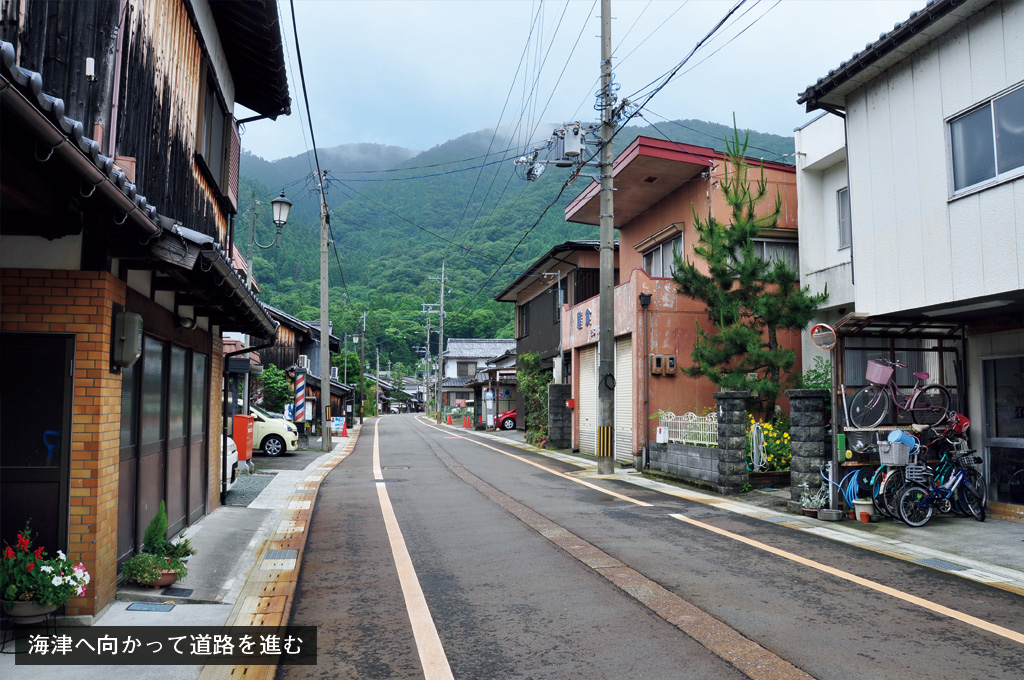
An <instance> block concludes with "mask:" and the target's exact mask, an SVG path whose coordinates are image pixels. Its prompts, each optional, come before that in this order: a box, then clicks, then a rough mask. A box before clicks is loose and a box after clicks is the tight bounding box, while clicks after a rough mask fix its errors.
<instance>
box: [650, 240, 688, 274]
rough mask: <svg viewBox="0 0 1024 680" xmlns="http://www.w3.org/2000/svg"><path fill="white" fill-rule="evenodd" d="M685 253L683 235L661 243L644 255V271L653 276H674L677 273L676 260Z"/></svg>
mask: <svg viewBox="0 0 1024 680" xmlns="http://www.w3.org/2000/svg"><path fill="white" fill-rule="evenodd" d="M682 252H683V235H682V234H678V235H677V236H675V237H673V238H671V239H669V240H668V241H665V242H663V243H659V244H658V245H656V246H654V247H653V248H651V249H650V250H648V251H645V252H644V254H643V258H644V271H646V272H647V273H648V274H650V275H651V276H664V277H669V276H672V275H673V274H674V273H675V271H676V267H675V258H676V255H680V254H682Z"/></svg>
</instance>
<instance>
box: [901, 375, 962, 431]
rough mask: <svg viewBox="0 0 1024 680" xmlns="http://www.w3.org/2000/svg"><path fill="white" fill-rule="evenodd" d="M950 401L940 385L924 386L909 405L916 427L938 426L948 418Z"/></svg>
mask: <svg viewBox="0 0 1024 680" xmlns="http://www.w3.org/2000/svg"><path fill="white" fill-rule="evenodd" d="M951 403H952V399H950V396H949V390H947V389H946V388H945V387H943V386H942V385H926V386H925V388H924V389H923V390H922V391H921V393H920V394H918V395H917V398H915V399H914V402H913V403H912V404H910V412H911V414H912V415H913V416H914V422H915V423H917V424H918V425H932V426H935V425H939V424H941V423H943V422H945V421H946V418H947V417H948V416H949V405H950V404H951Z"/></svg>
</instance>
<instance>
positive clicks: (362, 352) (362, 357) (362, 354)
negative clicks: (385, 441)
mask: <svg viewBox="0 0 1024 680" xmlns="http://www.w3.org/2000/svg"><path fill="white" fill-rule="evenodd" d="M364 366H366V312H363V338H362V340H361V341H360V343H359V424H360V425H362V424H363V410H364V409H363V386H364V385H365V384H366V381H365V380H363V367H364Z"/></svg>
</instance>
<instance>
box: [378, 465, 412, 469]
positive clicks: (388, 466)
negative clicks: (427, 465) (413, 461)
mask: <svg viewBox="0 0 1024 680" xmlns="http://www.w3.org/2000/svg"><path fill="white" fill-rule="evenodd" d="M383 469H384V470H408V469H409V466H408V465H385V466H384V468H383Z"/></svg>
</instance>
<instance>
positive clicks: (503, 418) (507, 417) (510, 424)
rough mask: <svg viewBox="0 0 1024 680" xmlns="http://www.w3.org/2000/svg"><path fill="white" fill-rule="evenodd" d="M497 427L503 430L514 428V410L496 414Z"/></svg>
mask: <svg viewBox="0 0 1024 680" xmlns="http://www.w3.org/2000/svg"><path fill="white" fill-rule="evenodd" d="M498 427H500V428H501V429H503V430H514V429H516V410H515V409H512V410H511V411H505V412H504V413H502V414H501V415H499V416H498Z"/></svg>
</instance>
